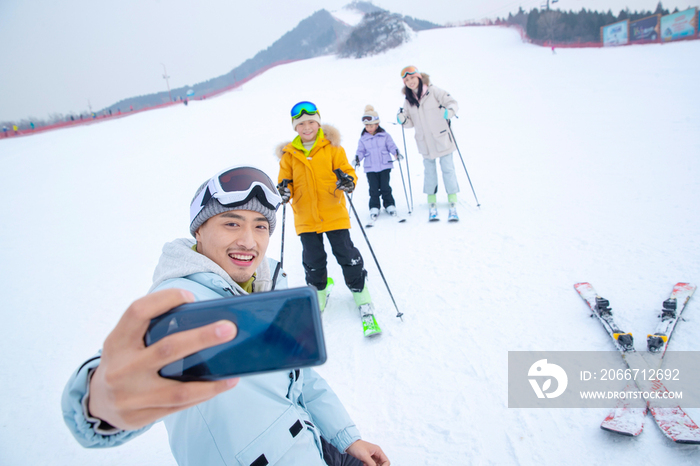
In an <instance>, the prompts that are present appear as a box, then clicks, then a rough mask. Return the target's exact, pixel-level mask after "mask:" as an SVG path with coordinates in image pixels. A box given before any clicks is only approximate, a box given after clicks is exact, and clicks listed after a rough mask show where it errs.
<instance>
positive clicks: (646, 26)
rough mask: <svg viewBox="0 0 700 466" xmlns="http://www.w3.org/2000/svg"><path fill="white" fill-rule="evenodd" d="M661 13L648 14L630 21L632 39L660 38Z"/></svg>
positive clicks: (633, 40) (632, 40)
mask: <svg viewBox="0 0 700 466" xmlns="http://www.w3.org/2000/svg"><path fill="white" fill-rule="evenodd" d="M659 17H660V15H654V16H648V17H646V18H642V19H638V20H637V21H632V22H631V23H630V41H631V42H635V41H639V40H652V41H653V40H658V39H659V37H660V36H661V34H659Z"/></svg>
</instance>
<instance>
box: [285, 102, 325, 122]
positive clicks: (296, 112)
mask: <svg viewBox="0 0 700 466" xmlns="http://www.w3.org/2000/svg"><path fill="white" fill-rule="evenodd" d="M304 113H306V114H307V115H315V114H317V113H319V111H318V108H316V105H314V104H313V103H312V102H306V101H304V102H299V103H298V104H296V105H295V106H294V107H292V120H296V119H297V118H299V117H301V116H302V115H303V114H304Z"/></svg>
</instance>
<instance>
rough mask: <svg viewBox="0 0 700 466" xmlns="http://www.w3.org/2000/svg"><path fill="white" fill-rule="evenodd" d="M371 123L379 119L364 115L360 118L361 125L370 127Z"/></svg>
mask: <svg viewBox="0 0 700 466" xmlns="http://www.w3.org/2000/svg"><path fill="white" fill-rule="evenodd" d="M373 121H379V117H378V116H374V115H364V116H363V117H362V123H364V124H366V125H371V124H372V122H373Z"/></svg>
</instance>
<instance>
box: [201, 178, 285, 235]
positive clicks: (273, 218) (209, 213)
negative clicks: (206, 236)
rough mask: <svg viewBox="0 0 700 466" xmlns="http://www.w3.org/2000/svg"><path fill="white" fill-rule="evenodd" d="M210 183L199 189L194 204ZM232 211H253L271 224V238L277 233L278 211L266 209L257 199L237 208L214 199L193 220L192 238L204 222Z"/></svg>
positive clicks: (205, 183)
mask: <svg viewBox="0 0 700 466" xmlns="http://www.w3.org/2000/svg"><path fill="white" fill-rule="evenodd" d="M208 183H209V180H207V181H205V182H204V183H202V186H200V187H199V189H197V192H196V193H195V194H194V197H193V198H192V202H194V200H195V199H196V198H197V196H198V195H199V193H200V192H201V191H202V190H203V189H204V188H205V187H206V186H207V184H208ZM230 210H252V211H253V212H259V213H261V214H263V215H264V216H265V218H266V219H267V221H268V223H269V224H270V236H272V232H273V231H275V225H276V224H277V211H276V210H273V209H270V208H269V207H265V206H264V205H263V204H262V203H261V202H260V201H259V200H258V198H257V197H253V198H252V199H251V200H249V201H248V202H246V203H245V204H243V205H239V206H236V207H227V206H225V205H223V204H221V203H220V202H219V201H218V200H216V198H213V197H212V198H211V199H209V202H207V204H206V205H205V206H204V208H203V209H202V211H201V212H200V213H199V214H197V216H196V217H195V218H194V220H192V223H191V224H190V233H191V234H192V236H194V234H195V232H196V231H197V230H198V229H199V227H201V226H202V225H203V224H204V222H206V221H207V220H209V219H210V218H212V217H213V216H215V215H219V214H222V213H224V212H228V211H230Z"/></svg>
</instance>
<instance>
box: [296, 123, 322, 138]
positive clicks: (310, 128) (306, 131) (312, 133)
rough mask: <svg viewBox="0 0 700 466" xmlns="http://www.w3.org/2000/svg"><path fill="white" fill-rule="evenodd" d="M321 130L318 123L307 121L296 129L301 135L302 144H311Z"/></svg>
mask: <svg viewBox="0 0 700 466" xmlns="http://www.w3.org/2000/svg"><path fill="white" fill-rule="evenodd" d="M319 128H320V125H319V124H318V122H317V121H314V120H306V121H302V122H301V123H299V124H298V125H297V126H296V128H294V129H295V130H296V132H297V133H299V136H301V140H302V142H311V141H314V140H316V134H317V133H318V129H319Z"/></svg>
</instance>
